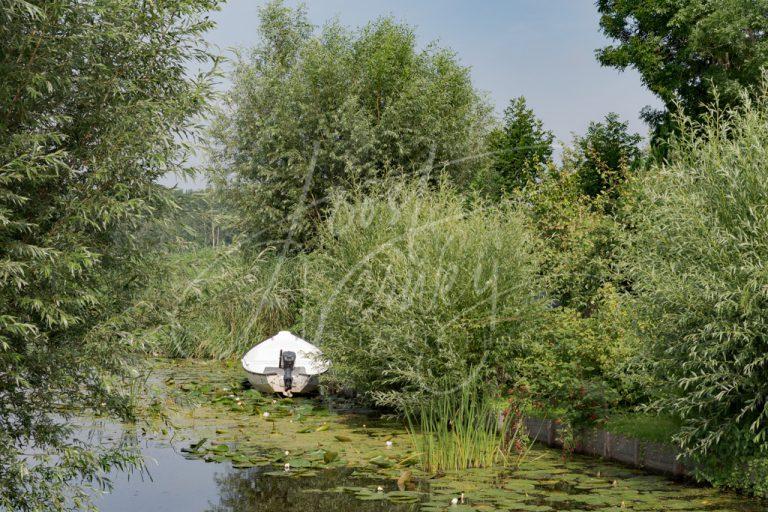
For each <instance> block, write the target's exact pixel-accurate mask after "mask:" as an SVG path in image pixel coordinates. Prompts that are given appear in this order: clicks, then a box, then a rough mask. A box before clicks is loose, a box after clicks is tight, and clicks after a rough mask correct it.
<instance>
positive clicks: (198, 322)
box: [131, 248, 298, 359]
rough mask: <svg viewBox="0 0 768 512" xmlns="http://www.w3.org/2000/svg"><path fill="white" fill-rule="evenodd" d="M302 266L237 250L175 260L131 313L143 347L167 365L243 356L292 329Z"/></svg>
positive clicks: (161, 270)
mask: <svg viewBox="0 0 768 512" xmlns="http://www.w3.org/2000/svg"><path fill="white" fill-rule="evenodd" d="M297 264H298V263H297V262H296V261H294V260H288V259H283V258H279V257H276V256H272V255H270V254H262V255H261V256H259V257H257V258H254V259H252V260H250V261H246V260H245V259H243V258H242V257H241V256H240V255H239V254H236V253H235V252H234V251H233V250H232V249H231V248H221V249H199V250H194V251H188V252H183V253H179V254H172V255H170V256H169V259H168V260H167V261H166V262H165V264H164V265H163V267H161V268H159V269H158V271H157V278H156V280H155V281H154V282H153V283H152V285H150V286H149V287H148V288H147V289H146V290H145V291H144V293H143V294H142V296H141V297H140V298H139V301H138V302H137V303H136V305H135V306H134V308H133V309H132V311H131V317H132V319H131V321H132V324H133V325H134V327H133V335H134V337H135V339H136V341H137V345H138V346H139V347H140V348H141V349H142V350H144V351H146V352H148V353H150V354H153V355H159V356H166V357H193V358H214V359H226V358H231V357H236V356H239V355H242V354H243V353H244V352H245V351H246V350H248V349H249V348H251V347H252V346H253V345H254V344H256V343H258V342H260V341H263V340H264V339H265V338H267V337H269V336H272V335H273V334H275V333H276V332H278V331H280V330H284V329H289V328H290V327H291V326H292V324H293V323H294V321H295V318H296V298H297V293H298V292H297V286H298V284H297V283H298V280H297V279H296V277H295V276H296V272H295V266H296V265H297ZM136 326H138V327H136Z"/></svg>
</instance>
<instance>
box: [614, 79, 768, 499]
mask: <svg viewBox="0 0 768 512" xmlns="http://www.w3.org/2000/svg"><path fill="white" fill-rule="evenodd" d="M763 91H764V92H763V94H762V95H760V96H758V97H757V99H756V100H755V101H751V100H749V99H748V98H746V97H745V98H744V99H743V106H742V107H740V108H738V109H734V110H727V111H723V110H720V111H712V112H710V114H708V115H707V116H705V117H704V118H703V120H702V121H691V120H690V119H683V120H682V121H681V125H682V126H683V127H684V128H683V129H682V130H681V134H680V136H679V137H678V138H676V139H674V140H673V144H672V145H671V148H672V150H671V151H670V155H669V159H668V162H667V163H666V164H664V165H658V166H656V167H654V168H653V169H651V170H650V171H649V172H647V173H646V174H644V175H642V176H641V178H640V180H638V182H637V186H638V189H639V192H640V194H639V199H638V201H637V204H636V205H634V207H633V208H632V216H631V220H632V223H633V226H634V230H633V232H632V234H631V235H632V236H631V241H632V242H633V243H632V244H631V245H630V250H629V251H628V253H627V254H626V255H625V256H626V257H625V262H626V264H627V266H628V270H629V276H630V277H631V278H632V283H633V293H634V294H635V295H636V297H637V306H638V307H637V308H636V309H637V311H639V312H640V313H641V314H642V316H641V319H640V321H638V322H637V325H638V327H640V328H641V330H642V333H643V334H644V335H645V337H646V339H648V340H650V342H651V343H650V345H649V348H650V349H651V350H649V351H648V352H649V353H650V354H652V357H653V361H654V363H655V364H654V368H655V369H656V371H657V374H656V377H657V383H658V384H659V386H660V387H661V388H662V393H661V394H660V397H661V398H660V399H659V400H658V401H657V402H656V405H657V406H658V407H659V408H660V409H661V410H663V411H665V412H668V413H671V414H674V415H676V416H678V417H679V418H680V420H681V428H680V431H679V433H678V434H677V435H676V440H677V441H678V442H679V443H680V444H681V446H682V447H683V448H684V449H685V450H686V452H687V454H688V455H690V456H692V457H694V458H695V459H697V460H698V461H699V462H702V464H699V465H698V471H699V474H700V475H701V476H703V477H704V478H706V479H707V480H709V481H711V482H716V483H723V484H729V485H734V486H737V487H741V488H744V489H750V490H752V491H754V492H756V493H759V494H761V495H763V496H768V460H767V459H766V454H767V453H768V405H767V404H768V400H766V397H768V351H767V350H766V349H767V348H768V317H766V314H765V311H766V307H768V288H767V287H766V267H765V262H766V261H768V216H766V205H768V169H766V165H765V162H766V159H768V109H766V105H767V104H768V103H766V100H768V95H766V94H765V89H763Z"/></svg>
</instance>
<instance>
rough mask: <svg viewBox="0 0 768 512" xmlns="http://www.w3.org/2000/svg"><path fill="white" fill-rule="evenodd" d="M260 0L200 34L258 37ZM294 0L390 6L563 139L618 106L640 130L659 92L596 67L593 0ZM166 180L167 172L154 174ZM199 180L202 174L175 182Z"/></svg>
mask: <svg viewBox="0 0 768 512" xmlns="http://www.w3.org/2000/svg"><path fill="white" fill-rule="evenodd" d="M264 3H265V1H264V0H230V1H229V2H227V3H226V4H224V6H223V7H222V9H221V11H219V12H217V13H215V14H214V15H213V19H214V20H215V21H216V22H217V28H216V29H215V30H213V31H212V32H210V33H209V34H208V36H207V39H208V41H209V42H210V43H211V44H213V45H215V46H217V47H218V48H219V50H220V51H221V52H222V53H224V54H228V53H229V49H231V48H234V47H249V46H252V45H253V44H254V43H255V42H256V41H257V38H258V35H257V29H258V16H257V13H258V7H259V6H260V5H263V4H264ZM286 3H287V4H288V5H293V6H295V5H298V4H299V3H303V4H304V5H305V6H306V7H307V11H308V14H309V17H310V19H311V21H312V22H313V23H315V24H316V25H322V24H323V23H324V22H325V21H327V20H329V19H330V18H332V17H334V16H338V18H339V19H340V20H341V22H342V23H344V24H345V25H348V26H353V27H358V26H361V25H364V24H365V23H367V22H368V21H370V20H372V19H375V18H376V17H378V16H382V15H393V16H395V17H396V18H397V19H398V20H400V21H404V22H406V23H408V24H410V25H412V26H414V27H415V28H416V33H417V35H418V37H419V42H420V43H421V44H422V45H425V44H427V43H429V42H432V41H437V42H438V43H439V44H440V45H441V46H446V47H449V48H452V49H453V50H455V51H456V52H457V54H458V56H459V59H460V60H461V61H462V63H463V64H465V65H467V66H469V67H470V68H471V70H472V79H473V82H474V83H475V86H476V87H477V88H478V89H480V90H481V91H484V92H485V93H487V95H488V98H489V100H490V101H491V103H492V104H493V105H494V106H495V107H496V110H497V112H498V113H499V114H500V113H501V112H502V111H503V110H504V107H505V105H506V104H507V102H508V101H509V100H510V98H513V97H517V96H520V95H523V96H525V97H526V98H527V100H528V102H529V105H530V106H531V107H532V108H533V109H534V111H535V112H536V114H537V115H538V116H539V117H540V118H541V119H542V120H543V121H544V124H545V127H546V128H548V129H550V130H552V131H553V132H554V133H555V135H556V137H557V139H558V140H560V141H564V142H568V141H570V140H571V138H572V134H573V133H582V132H583V131H584V130H585V128H586V127H587V125H588V124H589V122H590V121H595V120H600V119H602V118H603V117H604V116H605V115H606V114H607V113H609V112H617V113H618V114H619V115H620V116H621V117H622V119H624V120H626V121H629V123H630V127H631V128H632V129H633V130H634V131H637V132H639V133H641V134H643V135H646V133H647V128H646V126H645V125H644V123H643V122H642V121H641V120H640V119H639V112H640V109H641V108H642V107H644V106H645V105H654V106H656V105H659V104H660V103H659V101H658V100H657V99H656V98H655V97H654V96H653V95H652V94H651V93H650V92H649V91H648V90H647V89H646V88H645V87H644V86H643V85H642V83H641V81H640V77H639V75H638V74H637V73H636V72H634V71H633V70H627V71H625V72H619V71H617V70H615V69H613V68H603V67H601V66H600V65H599V64H598V63H597V61H596V60H595V56H594V51H595V49H596V48H599V47H601V46H604V45H605V44H606V43H607V42H608V41H607V40H606V39H605V37H603V35H602V34H601V33H600V30H599V26H598V14H597V9H596V8H595V5H594V2H593V1H592V0H475V1H460V0H388V1H385V0H308V1H305V2H298V1H295V0H289V1H287V2H286ZM162 182H163V183H164V184H166V185H173V184H174V183H176V182H177V180H176V178H175V177H167V178H165V179H163V180H162ZM180 186H181V187H184V188H198V187H200V186H202V181H201V180H199V179H198V180H195V181H194V182H187V183H180Z"/></svg>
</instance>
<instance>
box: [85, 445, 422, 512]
mask: <svg viewBox="0 0 768 512" xmlns="http://www.w3.org/2000/svg"><path fill="white" fill-rule="evenodd" d="M142 450H143V451H144V454H145V457H146V463H147V471H146V472H145V473H143V474H138V473H134V474H133V475H130V476H127V475H122V474H114V475H112V478H113V482H114V484H115V486H114V489H113V490H112V492H111V493H110V494H106V495H104V496H102V497H99V498H98V499H97V501H96V504H97V506H98V507H99V509H100V510H101V511H102V512H145V511H146V512H149V511H152V512H176V511H178V512H257V511H258V512H261V511H291V512H310V511H311V512H321V511H327V510H332V511H334V512H380V511H387V512H400V511H411V510H417V508H416V509H414V506H413V505H395V504H392V503H387V502H383V501H360V500H358V499H357V498H355V497H354V496H353V495H350V494H345V493H339V492H325V493H324V492H316V491H322V490H330V489H333V488H335V487H339V486H343V485H349V483H350V478H349V477H350V474H351V473H352V471H353V470H352V469H347V468H343V469H333V470H324V471H320V472H318V473H317V475H316V476H309V477H302V478H286V477H275V476H269V475H267V474H265V473H268V472H269V471H270V470H271V469H272V468H264V467H261V468H249V469H235V468H232V466H231V465H230V464H228V463H220V464H206V463H205V462H202V461H199V460H188V459H186V458H184V457H183V456H182V455H181V454H180V453H178V452H177V451H176V450H175V449H174V448H172V447H171V446H170V445H168V444H165V443H156V442H149V443H147V444H145V445H144V446H143V447H142ZM354 485H357V486H369V487H371V488H372V489H376V488H377V487H378V486H382V487H383V488H384V491H391V490H395V489H396V488H397V486H396V484H395V483H394V482H393V481H387V480H385V479H370V478H354Z"/></svg>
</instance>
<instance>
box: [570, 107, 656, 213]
mask: <svg viewBox="0 0 768 512" xmlns="http://www.w3.org/2000/svg"><path fill="white" fill-rule="evenodd" d="M642 140H643V139H642V137H641V136H640V135H639V134H637V133H630V131H629V124H628V123H626V122H621V120H620V119H619V115H618V114H615V113H610V114H608V115H607V116H605V120H604V121H602V122H597V123H596V122H592V123H589V127H587V132H586V133H585V134H584V135H581V136H576V137H575V139H574V151H573V152H570V153H569V154H568V155H566V159H567V158H569V157H570V158H573V159H574V161H573V162H571V163H570V165H572V166H573V167H575V168H576V169H578V170H577V179H578V185H579V188H580V189H581V192H582V193H583V194H584V195H586V196H589V197H591V198H596V197H597V196H599V195H601V194H604V195H607V196H615V195H616V192H617V190H618V187H619V186H620V185H621V184H622V183H623V182H624V181H626V179H627V178H628V173H629V172H630V171H631V170H633V169H634V168H636V167H637V164H638V163H639V162H640V157H641V152H640V147H639V145H640V142H641V141H642Z"/></svg>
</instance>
